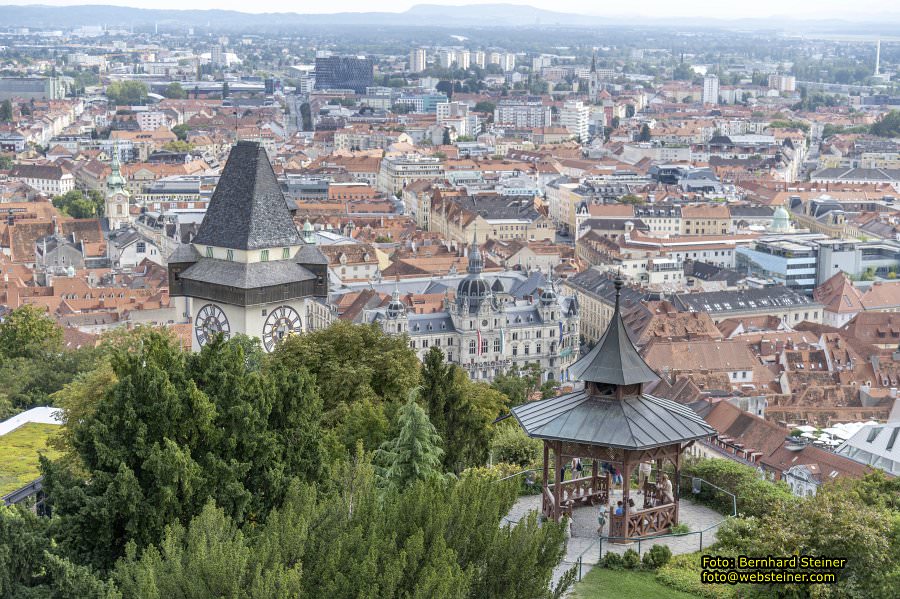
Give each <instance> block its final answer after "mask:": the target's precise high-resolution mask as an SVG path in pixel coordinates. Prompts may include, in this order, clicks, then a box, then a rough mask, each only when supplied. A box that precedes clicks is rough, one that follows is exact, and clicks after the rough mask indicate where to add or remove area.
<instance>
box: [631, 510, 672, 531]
mask: <svg viewBox="0 0 900 599" xmlns="http://www.w3.org/2000/svg"><path fill="white" fill-rule="evenodd" d="M674 525H675V504H674V503H667V504H665V505H661V506H659V507H654V508H650V509H646V510H638V511H636V512H629V513H628V522H627V530H626V531H625V536H627V537H644V536H648V535H655V534H661V533H665V532H669V529H670V528H672V526H674Z"/></svg>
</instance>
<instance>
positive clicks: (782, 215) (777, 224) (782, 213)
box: [771, 206, 791, 232]
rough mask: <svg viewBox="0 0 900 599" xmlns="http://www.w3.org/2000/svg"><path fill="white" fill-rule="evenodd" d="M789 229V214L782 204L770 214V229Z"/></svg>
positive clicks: (783, 230) (779, 230)
mask: <svg viewBox="0 0 900 599" xmlns="http://www.w3.org/2000/svg"><path fill="white" fill-rule="evenodd" d="M790 229H791V215H790V214H789V213H788V211H787V209H786V208H785V207H784V206H779V207H778V208H776V209H775V214H774V215H773V216H772V228H771V230H772V231H778V232H785V231H790Z"/></svg>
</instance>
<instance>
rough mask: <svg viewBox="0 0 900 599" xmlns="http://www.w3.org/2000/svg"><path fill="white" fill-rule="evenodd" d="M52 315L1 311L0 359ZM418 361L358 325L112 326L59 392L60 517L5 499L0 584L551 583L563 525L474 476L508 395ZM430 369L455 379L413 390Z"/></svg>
mask: <svg viewBox="0 0 900 599" xmlns="http://www.w3.org/2000/svg"><path fill="white" fill-rule="evenodd" d="M42 318H46V317H43V316H42V315H40V314H32V313H30V312H23V313H22V314H17V315H16V317H15V318H11V319H9V320H7V321H6V322H4V323H3V325H2V328H0V340H3V339H4V338H6V339H12V340H16V341H15V342H11V341H10V342H7V343H8V345H10V346H13V347H15V348H16V352H19V354H15V353H14V354H13V355H16V356H17V357H14V358H8V357H4V360H13V359H15V360H23V359H27V358H25V357H24V356H25V355H27V356H34V355H39V356H46V355H48V354H49V355H52V354H54V353H56V352H58V351H59V350H58V349H51V348H48V347H44V346H42V345H40V344H35V343H34V339H31V338H30V336H32V335H34V334H35V333H34V332H35V331H37V330H38V329H41V330H44V333H46V334H43V335H42V336H41V338H52V336H53V333H52V332H51V330H50V329H46V325H47V323H46V322H44V321H43V320H41V319H42ZM51 324H52V323H51ZM4 336H5V337H4ZM19 340H21V343H20V342H19ZM4 347H6V345H4V344H3V343H0V348H4ZM20 354H21V355H20ZM439 357H441V358H442V356H439ZM420 368H421V367H420V365H419V363H418V360H417V359H416V356H415V354H414V353H413V352H412V350H411V349H410V348H409V346H408V344H407V341H406V340H405V339H404V338H394V337H389V336H387V335H385V334H384V333H383V332H381V330H380V329H378V328H376V327H371V326H363V325H351V324H349V323H338V324H336V325H334V326H332V327H330V328H329V329H327V330H323V331H318V332H314V333H310V334H306V335H302V336H297V337H291V338H289V339H287V340H285V341H284V342H283V343H281V344H280V345H279V346H278V348H277V350H276V351H275V352H274V353H272V354H265V353H263V352H262V349H261V348H260V346H259V342H258V340H255V339H249V338H247V337H243V336H235V337H232V338H231V339H228V340H224V339H222V338H216V339H214V340H213V341H211V342H210V343H209V344H207V345H206V346H205V347H204V348H203V349H202V350H201V351H200V352H198V353H189V352H186V351H184V350H183V349H182V347H181V344H180V342H179V341H178V340H177V339H175V338H174V337H173V336H170V334H169V333H167V332H164V331H159V330H154V329H146V328H140V329H137V330H135V331H129V332H121V333H118V334H116V335H113V336H111V337H110V338H109V339H106V340H104V343H103V344H102V345H101V348H100V349H98V352H97V354H96V355H95V356H94V360H93V361H92V362H91V363H90V364H87V365H86V366H85V367H83V368H82V369H81V371H80V372H79V373H78V374H77V376H75V377H74V380H72V379H70V382H69V383H68V384H66V385H65V386H64V387H63V389H62V390H60V391H58V392H57V393H55V394H54V395H53V401H54V402H55V403H56V405H58V406H59V407H61V408H62V409H63V412H64V424H63V427H62V428H63V431H62V433H61V435H60V436H59V438H58V439H57V440H56V441H55V442H54V445H55V446H56V447H57V448H59V449H61V450H62V451H63V456H62V457H60V458H58V459H55V460H52V461H51V460H48V459H42V464H41V467H42V472H43V474H44V490H45V491H46V493H47V505H48V507H49V508H50V510H51V513H52V517H51V518H49V519H39V518H37V517H35V516H33V515H32V514H29V513H26V512H24V511H23V510H19V509H0V595H3V596H7V595H9V596H28V597H72V596H77V597H98V598H101V597H102V598H108V599H109V598H113V597H116V598H119V597H197V598H198V599H199V598H201V597H203V598H205V597H209V596H234V597H237V596H240V597H321V596H341V597H343V596H354V597H355V596H368V597H379V598H380V597H398V598H399V597H473V598H476V597H488V596H490V597H508V598H510V599H513V598H519V597H525V598H529V597H534V598H548V599H549V598H550V597H554V596H558V595H555V594H554V593H556V592H562V591H563V590H564V589H565V588H566V586H567V585H568V584H570V582H571V575H569V576H567V577H565V578H564V579H563V581H562V582H561V586H558V587H557V589H555V590H554V589H551V585H550V580H551V576H552V572H553V569H554V568H555V567H556V566H557V565H558V563H559V561H560V559H561V558H562V554H563V551H564V532H563V530H562V527H560V526H557V525H554V524H546V523H545V524H544V525H542V526H539V525H538V522H537V520H536V517H529V518H525V519H523V520H522V521H520V522H519V523H518V524H515V525H507V524H503V521H502V519H503V517H504V516H505V515H506V514H507V513H508V512H509V510H510V507H511V506H512V503H513V502H514V501H515V499H516V496H517V488H518V485H515V484H510V483H508V482H499V481H498V480H497V478H496V476H494V475H493V474H491V473H489V472H488V473H486V472H485V469H484V468H479V469H474V470H463V468H464V467H465V466H466V465H470V464H474V465H482V464H483V463H484V461H485V460H484V456H483V452H484V451H486V448H487V446H488V444H489V440H490V435H491V428H490V427H491V422H492V420H493V418H494V417H495V416H496V415H497V414H498V413H499V412H500V411H501V410H502V409H504V408H503V406H504V405H505V402H506V398H505V396H503V395H502V394H501V393H500V392H499V391H497V390H495V389H491V388H490V387H487V386H485V385H476V384H473V383H470V382H469V381H468V380H467V379H466V378H465V376H464V374H463V377H462V378H460V377H459V375H460V372H461V371H460V370H459V369H458V367H456V366H449V367H446V368H440V369H439V368H437V365H435V364H432V370H434V371H435V372H434V373H433V374H429V375H428V376H426V377H423V376H422V375H421V374H420ZM429 377H431V378H429ZM423 378H424V379H425V380H428V381H430V382H431V387H429V388H430V389H432V390H434V389H435V386H434V384H435V383H436V382H440V381H447V380H449V381H450V388H449V391H450V392H449V393H448V394H447V395H446V396H445V397H444V399H440V398H434V397H432V398H431V399H429V398H428V397H426V391H425V389H426V388H425V387H423V390H422V392H421V393H420V394H419V396H418V400H419V401H416V399H417V395H416V393H417V391H416V388H417V386H418V384H419V382H420V381H421V380H423ZM326 394H327V395H326ZM431 411H433V412H434V414H435V415H442V417H443V419H442V420H441V425H442V426H443V427H445V430H446V431H447V432H448V435H447V439H441V437H440V435H439V434H438V430H437V429H436V427H435V426H434V425H432V423H431V422H430V421H429V415H428V413H429V412H431ZM373 429H374V430H373ZM479 444H481V445H483V447H481V446H479ZM367 446H368V448H367ZM442 446H446V447H449V448H451V450H452V451H454V452H455V455H456V456H457V457H456V458H454V461H453V462H447V461H446V458H445V456H444V455H443V454H442ZM379 447H380V451H374V450H375V449H377V448H379ZM453 472H459V474H458V476H452V475H450V474H451V473H453ZM7 548H10V550H9V551H6V549H7Z"/></svg>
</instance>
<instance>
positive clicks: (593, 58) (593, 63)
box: [591, 52, 597, 73]
mask: <svg viewBox="0 0 900 599" xmlns="http://www.w3.org/2000/svg"><path fill="white" fill-rule="evenodd" d="M596 72H597V53H596V52H594V53H593V54H591V73H596Z"/></svg>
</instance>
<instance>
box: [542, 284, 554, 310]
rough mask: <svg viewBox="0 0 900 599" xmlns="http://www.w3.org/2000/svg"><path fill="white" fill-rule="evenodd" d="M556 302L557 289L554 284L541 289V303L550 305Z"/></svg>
mask: <svg viewBox="0 0 900 599" xmlns="http://www.w3.org/2000/svg"><path fill="white" fill-rule="evenodd" d="M555 302H556V290H554V289H553V284H552V283H551V284H550V285H548V286H547V287H546V288H545V289H544V290H543V291H541V304H542V305H544V306H549V305H551V304H553V303H555Z"/></svg>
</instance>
